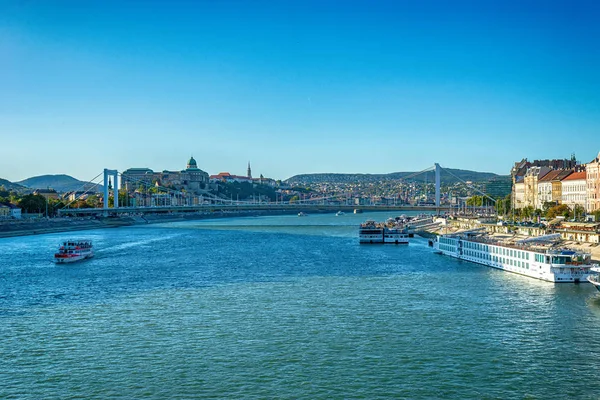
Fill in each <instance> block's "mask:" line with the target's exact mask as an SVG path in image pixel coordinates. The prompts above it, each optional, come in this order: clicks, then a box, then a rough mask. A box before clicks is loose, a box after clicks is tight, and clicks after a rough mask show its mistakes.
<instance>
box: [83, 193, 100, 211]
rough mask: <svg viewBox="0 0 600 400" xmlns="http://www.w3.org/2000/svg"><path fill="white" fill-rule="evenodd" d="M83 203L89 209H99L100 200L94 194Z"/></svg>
mask: <svg viewBox="0 0 600 400" xmlns="http://www.w3.org/2000/svg"><path fill="white" fill-rule="evenodd" d="M85 202H86V203H87V205H89V206H90V208H100V199H99V198H98V196H97V195H95V194H92V195H90V196H88V197H87V199H85Z"/></svg>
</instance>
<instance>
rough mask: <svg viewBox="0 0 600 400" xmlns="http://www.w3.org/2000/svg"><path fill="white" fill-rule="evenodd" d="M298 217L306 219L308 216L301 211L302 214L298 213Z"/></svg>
mask: <svg viewBox="0 0 600 400" xmlns="http://www.w3.org/2000/svg"><path fill="white" fill-rule="evenodd" d="M298 216H299V217H306V214H305V213H303V212H302V211H300V212H299V213H298Z"/></svg>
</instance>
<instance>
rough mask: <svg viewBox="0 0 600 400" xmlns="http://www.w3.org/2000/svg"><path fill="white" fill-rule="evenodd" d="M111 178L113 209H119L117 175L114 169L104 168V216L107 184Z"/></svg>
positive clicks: (106, 212) (106, 211) (105, 213)
mask: <svg viewBox="0 0 600 400" xmlns="http://www.w3.org/2000/svg"><path fill="white" fill-rule="evenodd" d="M111 176H112V178H113V193H114V202H113V208H119V173H118V172H117V170H116V169H106V168H104V216H105V217H107V216H108V184H109V179H110V177H111Z"/></svg>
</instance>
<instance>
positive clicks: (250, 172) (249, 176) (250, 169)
mask: <svg viewBox="0 0 600 400" xmlns="http://www.w3.org/2000/svg"><path fill="white" fill-rule="evenodd" d="M248 179H252V168H250V161H248Z"/></svg>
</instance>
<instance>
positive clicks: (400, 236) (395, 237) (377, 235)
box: [358, 220, 408, 244]
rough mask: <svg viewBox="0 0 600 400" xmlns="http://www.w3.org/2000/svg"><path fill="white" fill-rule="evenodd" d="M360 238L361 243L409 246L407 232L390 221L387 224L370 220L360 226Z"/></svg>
mask: <svg viewBox="0 0 600 400" xmlns="http://www.w3.org/2000/svg"><path fill="white" fill-rule="evenodd" d="M358 238H359V241H360V243H369V244H374V243H382V244H385V243H391V244H408V233H407V232H406V230H405V229H403V228H402V227H400V226H397V225H395V224H392V223H390V221H388V222H387V223H377V222H375V221H373V220H368V221H366V222H365V223H362V224H360V227H359V229H358Z"/></svg>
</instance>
